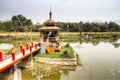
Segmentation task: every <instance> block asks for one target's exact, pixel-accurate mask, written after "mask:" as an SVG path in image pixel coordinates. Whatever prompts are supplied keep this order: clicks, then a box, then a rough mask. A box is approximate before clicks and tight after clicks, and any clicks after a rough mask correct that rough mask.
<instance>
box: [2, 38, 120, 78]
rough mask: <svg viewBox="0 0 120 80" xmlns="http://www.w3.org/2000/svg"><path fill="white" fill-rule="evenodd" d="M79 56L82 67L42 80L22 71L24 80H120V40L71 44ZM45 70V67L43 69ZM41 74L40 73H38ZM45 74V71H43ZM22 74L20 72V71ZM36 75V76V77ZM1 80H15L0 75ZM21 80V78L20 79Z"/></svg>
mask: <svg viewBox="0 0 120 80" xmlns="http://www.w3.org/2000/svg"><path fill="white" fill-rule="evenodd" d="M70 45H71V46H72V47H73V49H74V50H75V52H76V53H77V54H78V55H79V58H80V62H81V66H76V67H74V69H67V67H65V68H63V70H61V69H55V72H54V70H53V72H52V73H53V74H51V71H50V72H49V71H48V72H47V73H44V74H49V75H50V74H51V75H50V76H49V77H46V78H42V75H41V74H39V73H35V72H34V71H33V72H30V71H29V70H28V69H21V68H19V70H21V79H22V80H120V39H118V40H88V41H84V40H81V41H79V42H73V43H72V42H71V43H70ZM43 69H44V67H43ZM38 72H39V71H38ZM43 72H44V71H43ZM18 73H20V71H18ZM35 74H36V75H35ZM40 77H41V79H40ZM0 80H14V75H13V73H11V74H9V73H6V74H0ZM18 80H20V78H19V79H18Z"/></svg>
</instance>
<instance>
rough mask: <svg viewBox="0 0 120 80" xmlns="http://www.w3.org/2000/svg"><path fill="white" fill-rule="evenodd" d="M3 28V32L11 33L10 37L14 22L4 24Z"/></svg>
mask: <svg viewBox="0 0 120 80" xmlns="http://www.w3.org/2000/svg"><path fill="white" fill-rule="evenodd" d="M1 27H2V30H3V31H6V32H9V33H8V36H10V30H11V29H12V27H13V24H12V22H11V21H6V22H3V23H2V26H1Z"/></svg>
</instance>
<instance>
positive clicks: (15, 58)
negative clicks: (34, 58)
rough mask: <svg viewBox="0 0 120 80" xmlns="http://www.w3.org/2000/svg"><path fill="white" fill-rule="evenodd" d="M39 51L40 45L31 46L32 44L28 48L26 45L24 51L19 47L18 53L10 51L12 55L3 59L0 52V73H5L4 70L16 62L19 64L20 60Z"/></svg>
mask: <svg viewBox="0 0 120 80" xmlns="http://www.w3.org/2000/svg"><path fill="white" fill-rule="evenodd" d="M39 50H40V45H36V44H35V45H33V43H32V45H31V46H29V47H28V44H27V47H26V49H25V48H22V46H20V52H18V53H15V52H14V51H12V55H10V56H7V57H5V58H3V56H2V52H0V72H3V71H5V70H6V69H8V68H9V67H11V66H13V65H14V64H16V63H17V62H20V61H21V60H23V59H25V58H26V57H28V56H30V55H32V54H34V53H36V52H38V51H39Z"/></svg>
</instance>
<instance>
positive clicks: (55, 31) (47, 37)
mask: <svg viewBox="0 0 120 80" xmlns="http://www.w3.org/2000/svg"><path fill="white" fill-rule="evenodd" d="M44 25H45V26H44V27H41V28H39V30H40V36H41V40H42V42H48V43H49V47H50V48H54V50H55V51H60V47H59V46H60V45H59V44H60V43H59V31H60V30H61V29H60V28H59V27H57V26H56V24H55V21H54V20H52V12H51V10H50V13H49V19H48V20H46V21H45V22H44Z"/></svg>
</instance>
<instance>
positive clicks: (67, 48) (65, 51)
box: [35, 44, 74, 58]
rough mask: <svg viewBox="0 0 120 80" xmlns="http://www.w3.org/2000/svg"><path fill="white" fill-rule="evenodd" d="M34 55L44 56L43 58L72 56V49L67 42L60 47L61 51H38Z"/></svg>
mask: <svg viewBox="0 0 120 80" xmlns="http://www.w3.org/2000/svg"><path fill="white" fill-rule="evenodd" d="M35 56H36V57H45V58H74V50H73V48H72V47H71V46H69V44H67V46H66V45H65V46H64V47H63V48H62V51H61V52H55V53H54V54H47V53H46V54H41V53H40V52H39V53H38V54H36V55H35Z"/></svg>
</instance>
